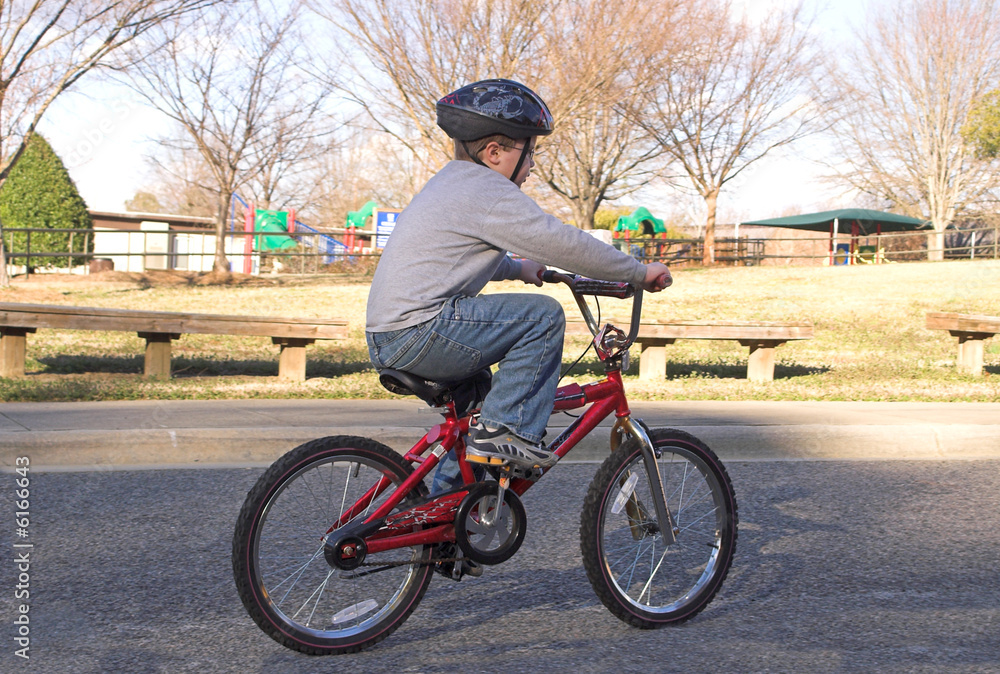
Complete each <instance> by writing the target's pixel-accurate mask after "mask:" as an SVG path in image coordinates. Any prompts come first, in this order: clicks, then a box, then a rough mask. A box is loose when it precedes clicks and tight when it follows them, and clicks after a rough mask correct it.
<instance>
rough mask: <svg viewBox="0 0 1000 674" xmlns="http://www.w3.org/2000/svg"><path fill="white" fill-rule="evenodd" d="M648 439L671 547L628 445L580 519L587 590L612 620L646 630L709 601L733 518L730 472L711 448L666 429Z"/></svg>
mask: <svg viewBox="0 0 1000 674" xmlns="http://www.w3.org/2000/svg"><path fill="white" fill-rule="evenodd" d="M650 437H651V439H652V441H653V444H654V446H655V447H656V448H657V450H658V451H660V452H662V454H661V456H660V458H659V459H658V460H657V463H658V465H659V468H660V474H661V479H662V483H663V493H664V495H665V497H666V499H667V505H668V507H669V509H670V512H671V514H672V516H673V518H674V523H675V531H676V542H675V543H674V544H672V545H670V546H666V545H664V542H663V537H662V534H661V533H660V532H659V530H658V527H657V526H656V514H655V512H654V506H653V504H652V501H651V498H650V496H649V494H650V491H649V480H648V478H647V476H646V475H647V474H646V470H645V464H644V460H643V454H642V450H641V448H640V445H639V441H638V440H636V439H632V440H629V441H627V442H625V443H623V444H622V445H621V446H620V447H619V448H618V449H617V450H616V451H615V452H614V453H613V454H612V455H611V456H610V457H608V458H607V459H606V460H605V461H604V463H603V464H602V465H601V467H600V469H599V470H598V471H597V473H596V475H595V476H594V479H593V481H592V482H591V485H590V488H589V489H588V492H587V497H586V500H585V501H584V507H583V511H582V513H581V516H580V548H581V551H582V554H583V565H584V568H585V569H586V571H587V577H588V578H589V580H590V584H591V585H592V586H593V588H594V592H595V593H596V594H597V596H598V598H600V600H601V602H602V603H603V604H604V605H605V606H606V607H607V608H608V610H610V611H611V613H613V614H614V615H615V616H617V617H618V618H619V619H621V620H622V621H624V622H626V623H628V624H630V625H633V626H635V627H640V628H644V629H651V628H656V627H661V626H663V625H668V624H672V623H681V622H683V621H685V620H688V619H690V618H692V617H694V616H695V615H696V614H697V613H698V612H699V611H701V610H702V609H704V608H705V607H706V606H707V605H708V604H709V602H711V601H712V599H713V598H714V597H715V595H716V593H717V592H718V591H719V588H720V587H721V586H722V582H723V581H724V580H725V578H726V575H727V574H728V573H729V568H730V566H731V564H732V560H733V555H734V554H735V551H736V538H737V527H738V522H739V516H738V512H737V505H736V496H735V493H734V491H733V486H732V483H731V481H730V479H729V474H728V473H727V472H726V468H725V466H723V465H722V462H721V461H719V458H718V457H717V456H716V455H715V453H714V452H712V450H710V449H709V448H708V447H707V446H706V445H705V444H704V443H703V442H701V441H700V440H698V439H697V438H695V437H694V436H692V435H690V434H688V433H685V432H683V431H678V430H674V429H654V430H652V431H651V432H650ZM633 475H635V476H638V478H637V479H636V478H634V477H632V476H633Z"/></svg>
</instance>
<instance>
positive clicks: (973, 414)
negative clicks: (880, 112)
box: [0, 399, 1000, 468]
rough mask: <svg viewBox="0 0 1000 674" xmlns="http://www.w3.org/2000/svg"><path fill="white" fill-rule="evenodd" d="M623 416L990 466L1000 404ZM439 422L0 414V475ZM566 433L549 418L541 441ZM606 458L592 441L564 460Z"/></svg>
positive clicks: (297, 410) (237, 455)
mask: <svg viewBox="0 0 1000 674" xmlns="http://www.w3.org/2000/svg"><path fill="white" fill-rule="evenodd" d="M633 414H634V415H635V416H636V417H638V418H641V419H643V420H645V421H646V422H647V423H648V424H649V425H650V426H654V427H655V426H670V427H674V428H680V429H683V430H686V431H688V432H691V433H693V434H694V435H696V436H698V437H699V438H701V439H702V440H704V441H705V442H707V443H708V445H709V446H710V447H712V448H713V449H715V450H716V451H717V452H718V453H719V455H720V456H721V457H722V458H723V459H739V460H783V459H843V460H857V459H876V460H880V459H990V458H1000V403H871V402H864V403H854V402H715V401H712V402H649V403H636V404H635V405H633ZM439 418H440V417H439V415H438V414H437V412H435V411H434V410H432V409H430V408H429V407H427V406H426V405H424V404H423V403H421V402H419V401H415V400H404V399H399V400H392V401H358V400H222V401H133V402H86V403H4V404H0V466H2V467H4V468H9V467H10V466H12V465H13V463H14V458H15V457H17V456H22V455H30V457H31V462H32V466H33V467H37V468H40V467H45V466H51V467H90V468H95V467H127V466H136V467H138V466H146V467H154V466H161V465H178V464H203V465H212V466H220V465H232V464H247V463H250V464H254V463H260V464H266V463H270V462H271V461H273V460H274V459H275V458H276V457H277V456H279V455H281V454H282V453H284V452H285V451H287V450H288V449H290V448H292V447H294V446H295V445H298V444H300V443H302V442H305V441H307V440H310V439H312V438H317V437H322V436H324V435H338V434H350V435H362V436H367V437H373V438H376V439H378V440H380V441H382V442H384V443H386V444H388V445H389V446H391V447H393V448H394V449H397V450H399V451H405V450H406V449H407V448H408V447H409V446H410V445H411V444H412V443H413V442H414V441H415V440H416V439H417V438H419V437H420V435H422V433H423V432H424V431H425V430H426V429H427V428H429V427H430V426H432V425H434V424H435V423H437V420H438V419H439ZM571 421H572V419H571V418H570V417H568V416H565V415H562V414H557V415H554V416H553V417H552V425H551V426H550V428H551V430H550V434H549V437H550V438H552V437H555V434H556V433H557V432H558V429H559V428H560V427H565V426H566V425H568V424H569V423H570V422H571ZM604 425H605V426H610V423H609V422H605V424H604ZM606 455H607V436H606V435H605V434H604V433H603V432H601V431H600V430H599V431H597V432H595V433H592V434H591V436H590V437H588V438H587V439H586V440H585V441H584V442H583V443H581V445H580V446H579V447H578V448H576V449H574V450H573V452H572V453H570V454H569V456H568V457H567V458H568V459H570V460H574V459H575V460H598V459H603V458H604V457H605V456H606Z"/></svg>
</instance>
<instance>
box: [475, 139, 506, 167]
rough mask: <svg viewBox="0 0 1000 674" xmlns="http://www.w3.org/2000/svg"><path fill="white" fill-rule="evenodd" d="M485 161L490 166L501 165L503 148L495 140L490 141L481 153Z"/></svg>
mask: <svg viewBox="0 0 1000 674" xmlns="http://www.w3.org/2000/svg"><path fill="white" fill-rule="evenodd" d="M480 157H482V159H483V161H484V162H486V163H488V164H494V165H496V164H499V163H500V160H501V158H502V157H503V146H502V145H501V144H500V143H498V142H496V141H495V140H493V141H490V142H489V143H488V144H487V145H486V147H484V148H483V150H482V152H481V153H480Z"/></svg>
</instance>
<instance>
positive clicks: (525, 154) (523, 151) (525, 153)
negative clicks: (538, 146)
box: [510, 138, 531, 183]
mask: <svg viewBox="0 0 1000 674" xmlns="http://www.w3.org/2000/svg"><path fill="white" fill-rule="evenodd" d="M530 145H531V139H530V138H525V139H524V147H522V148H521V157H520V158H519V159H518V160H517V166H515V167H514V172H513V173H511V174H510V181H511V182H512V183H516V182H517V181H516V180H515V178H517V174H518V173H520V172H521V167H522V166H524V160H525V159H527V158H528V153H529V152H531V150H529V149H528V146H530Z"/></svg>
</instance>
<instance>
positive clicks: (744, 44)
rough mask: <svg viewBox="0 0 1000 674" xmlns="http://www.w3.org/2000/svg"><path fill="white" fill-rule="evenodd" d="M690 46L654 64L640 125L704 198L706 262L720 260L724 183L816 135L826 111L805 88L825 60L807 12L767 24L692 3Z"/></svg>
mask: <svg viewBox="0 0 1000 674" xmlns="http://www.w3.org/2000/svg"><path fill="white" fill-rule="evenodd" d="M688 9H689V12H690V13H689V14H688V16H687V17H686V19H687V21H688V22H689V25H690V26H691V29H690V30H689V31H688V32H687V37H686V39H683V38H681V37H679V36H678V35H677V34H675V35H674V36H673V37H674V39H675V43H674V48H673V49H669V50H662V51H661V54H662V55H663V58H659V59H657V60H656V61H654V62H653V63H651V64H650V68H651V69H652V70H653V71H654V75H653V76H652V77H648V78H647V81H649V82H652V83H653V87H652V88H651V89H650V91H649V92H648V96H647V98H646V99H645V101H644V102H645V103H648V105H643V106H639V107H637V108H635V109H634V110H633V113H632V114H633V118H634V119H635V120H636V122H637V123H638V124H640V125H641V126H642V127H643V128H645V129H646V130H647V131H649V132H650V133H651V134H653V135H654V136H655V137H656V138H657V139H658V141H659V142H660V143H661V144H662V146H663V149H664V150H665V152H666V153H667V154H668V156H669V157H670V158H671V159H672V166H671V169H670V170H671V171H678V172H679V173H680V174H681V175H682V176H684V177H685V178H686V179H687V181H689V182H690V185H691V187H693V189H694V191H695V192H696V193H697V194H698V195H699V196H700V197H701V198H702V199H703V200H704V203H705V207H706V210H707V215H706V220H705V247H704V257H703V262H704V263H705V264H712V263H714V261H715V219H716V209H717V204H718V198H719V193H720V192H721V190H722V188H723V186H724V185H725V184H726V183H727V182H729V181H730V180H732V179H733V178H735V177H736V176H738V175H739V174H740V173H741V172H742V171H743V170H744V169H746V168H747V167H748V166H750V165H751V164H753V163H754V162H756V161H758V160H760V159H762V158H763V157H765V156H766V155H767V154H768V153H770V152H771V151H772V150H774V149H775V148H778V147H781V146H783V145H787V144H789V143H791V142H793V141H795V140H797V139H798V138H801V137H802V136H803V135H804V134H806V133H809V132H810V131H811V130H812V128H813V127H812V123H813V122H814V120H815V119H816V115H817V112H818V110H819V107H820V106H817V104H816V102H815V101H813V100H811V99H810V98H808V97H807V96H806V95H805V93H806V85H807V84H808V82H809V79H810V77H811V75H812V74H813V71H814V69H815V67H816V66H817V64H818V62H817V59H816V56H815V55H816V50H815V44H814V38H813V36H812V34H811V32H810V31H809V26H808V24H807V23H805V22H804V20H803V13H802V9H801V6H798V7H795V8H792V9H788V10H774V11H772V13H771V14H770V15H768V16H767V17H765V18H764V19H763V20H761V21H755V20H751V19H750V18H748V17H746V16H745V15H738V14H737V12H736V10H734V8H733V5H732V3H731V2H730V1H729V0H703V2H701V3H700V4H693V5H691V6H689V8H688Z"/></svg>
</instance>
